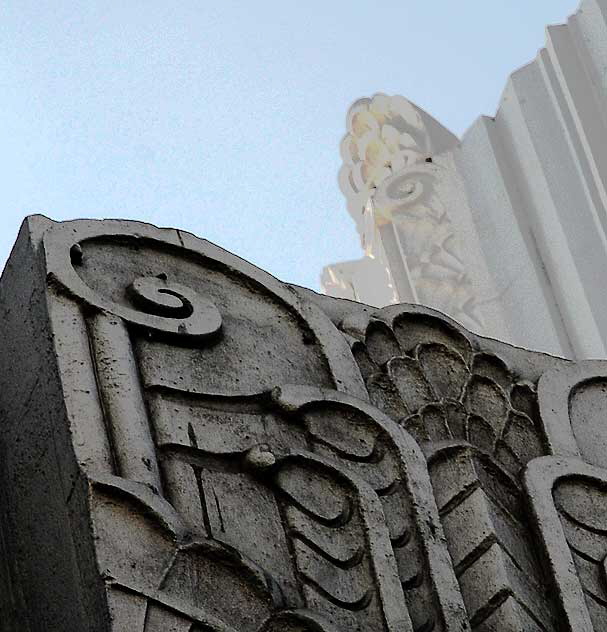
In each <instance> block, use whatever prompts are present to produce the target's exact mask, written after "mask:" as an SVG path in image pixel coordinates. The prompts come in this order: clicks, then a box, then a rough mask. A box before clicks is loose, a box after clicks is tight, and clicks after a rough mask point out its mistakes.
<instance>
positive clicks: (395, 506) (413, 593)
mask: <svg viewBox="0 0 607 632" xmlns="http://www.w3.org/2000/svg"><path fill="white" fill-rule="evenodd" d="M273 396H274V399H275V401H276V402H277V404H279V406H280V407H281V408H282V410H284V411H286V412H288V413H290V414H291V415H292V416H293V419H294V421H295V422H296V423H302V422H303V423H304V424H305V427H306V429H307V430H308V433H309V435H310V437H311V439H312V446H313V449H314V450H315V451H317V452H319V453H322V454H323V455H324V456H325V458H328V459H331V460H332V461H334V462H337V463H339V464H340V466H341V467H343V468H345V469H346V470H347V471H349V472H352V473H353V474H354V475H355V476H356V477H362V478H363V479H364V480H366V481H367V482H368V483H369V484H371V485H372V486H373V488H374V489H375V491H376V493H377V494H378V495H379V498H380V500H381V504H382V507H383V513H384V515H385V520H386V524H387V526H388V529H389V534H390V540H391V543H392V550H393V551H394V555H395V557H396V560H397V563H398V569H399V575H400V579H401V582H402V585H403V588H404V589H405V597H406V599H407V604H408V607H409V614H410V616H411V619H412V621H413V626H414V629H415V630H423V629H428V630H430V629H436V630H439V629H440V630H453V631H455V630H458V631H459V630H465V629H467V626H468V624H467V620H466V618H465V615H464V609H463V604H462V602H461V596H460V594H459V590H458V588H457V583H456V579H455V577H454V575H453V570H452V567H451V561H450V559H449V556H448V553H447V550H446V547H445V542H444V540H443V535H442V530H441V526H440V523H439V519H438V513H437V510H436V506H435V503H434V498H433V495H432V489H431V485H430V481H429V478H428V474H427V470H426V465H425V460H424V457H423V455H422V454H421V452H420V450H419V448H418V446H417V444H416V443H415V441H413V439H412V438H411V437H410V436H408V435H407V434H406V433H404V432H403V431H402V429H400V428H399V427H398V426H397V425H396V424H395V423H394V422H393V421H391V420H390V419H389V418H387V417H386V416H385V415H383V414H381V413H380V412H379V411H378V410H377V409H375V408H373V407H371V406H369V405H367V404H365V403H364V402H361V401H359V400H356V399H354V398H350V397H347V396H343V395H342V394H340V393H338V392H336V391H330V390H326V389H313V388H306V387H300V386H285V387H281V388H280V389H275V390H274V392H273ZM371 446H373V449H371Z"/></svg>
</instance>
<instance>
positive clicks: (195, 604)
mask: <svg viewBox="0 0 607 632" xmlns="http://www.w3.org/2000/svg"><path fill="white" fill-rule="evenodd" d="M28 222H29V223H28V224H27V225H26V230H25V232H24V233H23V234H22V237H21V238H20V241H19V242H18V245H17V247H16V251H15V253H14V254H13V257H12V260H13V261H15V263H9V266H8V268H7V272H6V273H5V277H4V278H3V281H2V283H0V291H1V292H2V293H3V294H2V295H1V296H0V301H5V302H6V301H7V298H6V296H8V295H10V292H13V294H14V296H15V297H19V300H20V301H21V302H20V303H19V305H20V307H18V308H14V309H8V308H7V309H5V313H6V318H5V320H4V321H3V322H2V327H4V329H3V340H5V345H6V348H7V350H8V351H7V353H6V354H4V356H2V358H0V362H3V363H4V364H3V365H2V366H3V371H2V372H0V374H3V375H9V374H11V372H12V373H14V375H15V376H16V379H15V380H13V381H7V380H5V383H4V384H3V387H2V388H0V399H1V402H2V414H3V415H4V432H3V433H2V434H1V435H0V449H1V450H2V459H1V463H2V467H1V468H0V476H2V477H3V479H2V480H3V486H0V489H2V494H3V496H2V503H0V506H1V508H2V512H3V513H2V514H0V532H1V535H2V538H0V546H1V547H2V551H3V552H4V554H5V567H4V568H3V567H0V580H1V581H2V582H3V585H5V586H7V589H6V590H5V591H4V597H2V600H3V601H1V602H0V603H2V604H3V612H6V613H7V614H6V621H7V623H6V624H5V626H4V628H3V627H2V626H1V625H0V629H7V630H11V631H12V630H17V629H32V630H35V629H52V630H59V629H61V630H63V629H65V630H71V629H79V630H80V629H82V630H87V631H88V630H90V631H91V632H97V631H103V632H110V631H112V632H117V631H122V630H124V631H127V630H128V631H133V632H137V631H142V632H143V631H145V632H161V631H162V632H165V631H171V632H173V631H178V632H181V631H184V632H185V631H187V632H209V631H213V632H219V631H222V632H249V631H250V632H278V631H279V630H280V631H284V632H346V631H348V632H349V631H350V630H353V631H359V632H377V631H379V630H385V631H386V632H462V631H464V630H475V631H479V632H521V630H524V631H529V632H556V631H557V630H558V631H560V630H568V631H570V632H581V631H582V630H593V631H594V632H598V631H599V630H603V629H604V628H605V626H606V625H607V615H606V614H605V611H604V607H605V605H607V594H606V593H605V586H606V585H607V584H605V570H604V566H605V561H604V560H605V556H606V555H607V544H606V545H605V546H603V540H604V537H605V533H607V523H606V519H605V516H606V515H607V505H606V503H605V501H604V496H605V491H604V490H605V489H607V474H606V472H607V469H603V468H604V467H605V464H604V463H603V461H604V458H605V457H604V449H603V446H604V443H605V442H604V441H603V434H604V433H603V429H604V423H603V417H604V411H605V410H606V408H607V407H606V404H607V402H605V401H604V397H605V396H604V393H605V385H607V372H605V364H604V363H591V364H581V365H574V364H571V363H569V362H567V361H564V360H560V359H558V358H552V357H549V356H543V355H541V354H536V353H532V352H528V351H525V350H522V349H515V348H513V347H509V346H507V345H505V344H502V343H499V342H497V341H492V340H488V339H483V338H480V337H478V336H475V335H472V334H470V333H469V332H467V331H466V330H465V329H463V328H462V327H461V326H459V325H458V324H457V323H455V322H454V321H452V320H450V319H448V318H446V317H444V316H442V315H440V314H438V313H437V312H434V311H432V310H429V309H426V308H422V307H419V306H417V307H413V306H406V305H400V306H392V307H388V308H384V309H381V310H373V309H372V308H369V307H366V306H363V305H361V304H356V303H350V302H347V301H338V300H334V299H328V298H326V297H319V296H317V295H314V294H313V293H311V292H309V291H305V290H303V289H301V288H295V287H292V286H288V285H285V284H283V283H280V282H278V281H277V280H276V279H273V278H272V277H270V276H269V275H267V274H265V273H263V272H262V271H260V270H258V269H256V268H254V267H253V266H251V265H249V264H247V263H246V262H244V261H242V260H240V259H238V258H237V257H235V256H233V255H231V254H229V253H227V252H225V251H223V250H221V249H220V248H218V247H216V246H214V245H212V244H209V243H208V242H205V241H203V240H200V239H197V238H195V237H193V236H191V235H188V234H184V233H181V232H179V231H173V230H161V229H157V228H153V227H151V226H147V225H143V224H138V223H134V222H114V221H109V222H88V221H78V222H68V223H64V224H57V223H54V222H50V221H49V220H46V219H44V218H32V219H30V220H28ZM27 261H30V264H29V267H28V266H26V265H24V262H27ZM41 271H42V272H41ZM19 283H21V284H22V285H19ZM11 300H16V299H11ZM36 310H40V311H38V312H36ZM32 313H36V314H38V315H37V316H36V319H32V318H31V317H30V314H32ZM40 323H42V324H43V325H44V326H43V327H42V328H40V329H38V326H39V324H40ZM26 335H27V336H29V339H28V340H29V342H28V341H27V340H26V338H25V337H26ZM22 348H27V349H29V350H30V351H29V352H28V353H29V355H27V354H20V353H19V350H20V349H22ZM34 361H35V362H36V363H37V364H36V365H35V366H36V367H37V368H36V369H35V371H34V370H33V369H32V370H30V369H29V368H28V367H30V365H32V363H33V362H34ZM19 399H20V403H19V404H18V405H17V406H15V405H14V404H13V402H14V401H18V400H19ZM9 480H10V481H17V483H16V484H15V485H6V481H9ZM43 490H44V491H43ZM606 498H607V497H606ZM32 499H36V500H35V502H34V501H33V500H32ZM604 523H605V524H604ZM604 532H605V533H604ZM46 539H49V540H51V541H52V543H53V546H47V543H46ZM606 542H607V540H606ZM34 547H35V549H36V550H37V551H38V555H37V557H35V558H32V557H31V556H28V555H27V552H28V551H30V550H31V549H32V548H34ZM57 577H59V578H61V579H60V580H59V581H58V580H57V579H56V578H57ZM62 585H65V586H69V587H70V588H69V591H70V598H69V599H68V598H66V596H65V595H63V593H62V590H61V586H62ZM64 590H67V588H65V589H64ZM68 611H69V612H70V613H71V614H70V615H69V616H68V614H67V613H68ZM24 613H26V614H24ZM91 613H94V614H91ZM24 622H25V623H24ZM563 622H564V623H563ZM584 626H585V627H584Z"/></svg>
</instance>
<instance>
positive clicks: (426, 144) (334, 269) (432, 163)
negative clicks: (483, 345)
mask: <svg viewBox="0 0 607 632" xmlns="http://www.w3.org/2000/svg"><path fill="white" fill-rule="evenodd" d="M606 17H607V0H583V2H582V4H581V7H580V9H579V11H578V12H577V13H576V14H575V15H573V16H572V17H571V18H570V19H569V20H568V22H567V24H566V25H559V26H551V27H548V29H547V44H546V47H545V48H543V49H541V50H540V52H539V54H538V56H537V58H536V59H535V60H534V61H533V62H531V63H530V64H528V65H527V66H524V67H523V68H521V69H520V70H518V71H516V72H515V73H514V74H513V75H512V76H511V77H510V79H509V81H508V83H507V86H506V89H505V91H504V94H503V97H502V100H501V103H500V106H499V109H498V111H497V114H496V116H495V117H494V118H488V117H481V118H479V119H478V120H477V121H476V122H475V123H474V124H473V125H472V127H471V128H470V129H469V130H468V131H467V132H466V133H465V134H464V136H463V138H462V139H461V141H460V140H458V139H457V138H456V137H455V136H453V134H451V133H450V132H448V131H447V130H446V129H445V128H444V127H442V126H441V125H440V124H439V123H437V122H436V121H435V120H434V119H432V118H431V117H430V116H428V115H427V114H426V113H425V112H423V111H422V110H420V109H419V108H417V107H416V106H415V105H413V104H412V103H410V102H409V101H407V100H406V99H404V98H403V97H388V96H385V95H375V96H374V97H372V98H370V99H361V100H359V101H357V102H356V103H355V104H354V105H353V106H352V107H351V108H350V111H349V113H348V133H347V135H346V137H345V138H344V141H343V143H342V156H343V159H344V165H343V167H342V170H341V172H340V178H339V181H340V186H341V189H342V191H343V192H344V194H345V196H346V199H347V204H348V210H349V212H350V214H351V215H352V216H353V218H354V220H355V222H356V225H357V228H358V231H359V234H360V236H361V241H362V245H363V249H364V254H365V256H364V257H363V258H362V259H360V260H358V261H351V262H346V263H341V264H335V265H331V266H328V267H327V268H325V270H324V271H323V276H322V284H323V288H324V290H325V291H326V292H327V293H328V294H330V295H332V296H341V297H345V298H352V299H355V300H360V301H363V302H368V303H371V304H375V305H378V306H379V305H385V304H388V303H391V302H400V301H404V302H419V303H423V304H426V305H429V306H431V307H435V308H437V309H439V310H441V311H443V312H446V313H447V314H449V315H450V316H452V317H453V318H455V319H456V320H458V321H460V322H461V323H462V324H463V325H464V326H466V327H468V328H469V329H472V330H474V331H476V332H478V333H480V334H483V335H487V336H494V337H500V338H502V339H507V340H509V341H510V342H512V343H514V344H517V345H521V346H525V347H528V348H532V349H537V350H540V351H547V352H550V353H555V354H558V355H564V356H567V357H575V358H589V357H607V292H606V291H605V278H606V277H607V74H606V73H605V71H604V69H605V68H606V67H607V19H606Z"/></svg>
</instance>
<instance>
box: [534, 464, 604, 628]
mask: <svg viewBox="0 0 607 632" xmlns="http://www.w3.org/2000/svg"><path fill="white" fill-rule="evenodd" d="M525 485H526V488H527V492H528V494H529V498H530V501H531V507H532V510H533V513H534V515H535V519H536V522H537V525H538V527H539V533H540V537H541V539H542V542H543V545H544V548H545V553H546V557H547V561H548V564H549V566H550V569H551V571H552V574H553V576H554V581H555V589H556V592H557V597H558V600H559V602H560V605H561V607H562V612H563V617H564V624H565V626H564V629H565V630H567V632H589V631H591V630H594V632H602V631H603V630H605V629H607V576H606V574H605V560H606V558H607V472H605V470H603V469H601V468H596V467H593V466H590V465H588V464H586V463H584V462H582V461H580V460H578V459H574V458H558V457H544V458H541V459H537V460H535V461H533V462H531V463H530V464H529V467H528V469H527V471H526V473H525Z"/></svg>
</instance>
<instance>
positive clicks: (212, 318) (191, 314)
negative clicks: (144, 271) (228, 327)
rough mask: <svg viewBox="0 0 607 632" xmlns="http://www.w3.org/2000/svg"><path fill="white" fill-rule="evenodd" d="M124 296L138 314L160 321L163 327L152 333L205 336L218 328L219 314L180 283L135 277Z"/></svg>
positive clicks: (207, 302)
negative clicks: (164, 332)
mask: <svg viewBox="0 0 607 632" xmlns="http://www.w3.org/2000/svg"><path fill="white" fill-rule="evenodd" d="M127 296H128V297H129V299H130V301H131V302H132V303H133V305H134V306H135V307H136V308H137V309H138V310H141V311H142V312H145V313H146V314H149V315H151V316H154V317H156V319H155V320H154V323H158V324H160V323H161V322H162V321H161V320H158V319H163V321H166V327H165V328H161V327H159V326H158V324H155V327H154V328H155V329H161V330H162V331H166V332H168V333H175V327H176V333H178V334H183V335H189V336H195V337H196V336H200V337H203V336H208V335H211V334H214V333H217V332H218V331H219V330H220V328H221V314H220V313H219V310H218V309H217V307H216V306H215V304H214V303H212V302H211V301H210V300H208V299H205V298H203V297H202V296H200V295H199V294H197V293H196V292H195V291H194V290H192V289H191V288H189V287H187V286H185V285H181V284H180V283H172V282H171V283H169V281H168V280H167V277H166V276H165V275H159V276H156V277H149V276H148V277H139V278H137V279H135V280H134V281H133V283H131V285H129V287H128V288H127Z"/></svg>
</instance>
